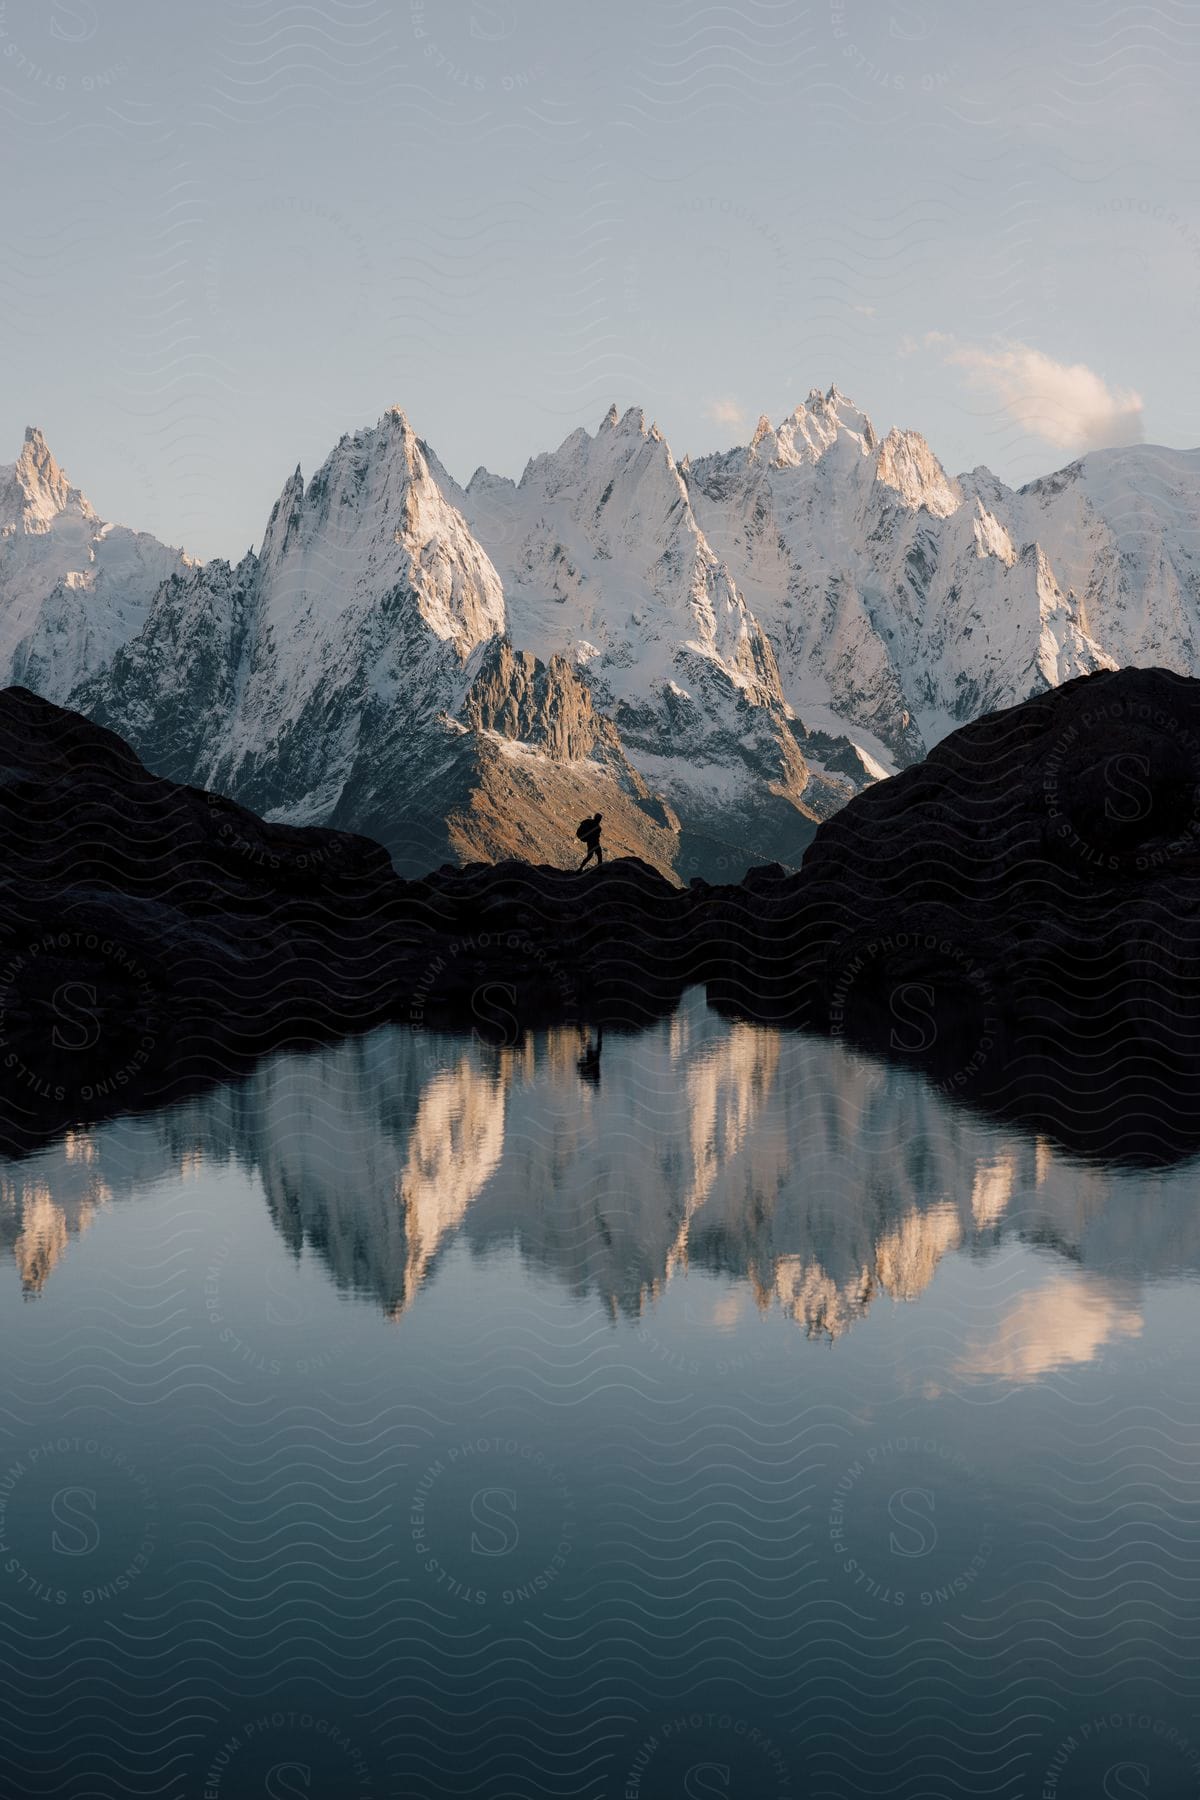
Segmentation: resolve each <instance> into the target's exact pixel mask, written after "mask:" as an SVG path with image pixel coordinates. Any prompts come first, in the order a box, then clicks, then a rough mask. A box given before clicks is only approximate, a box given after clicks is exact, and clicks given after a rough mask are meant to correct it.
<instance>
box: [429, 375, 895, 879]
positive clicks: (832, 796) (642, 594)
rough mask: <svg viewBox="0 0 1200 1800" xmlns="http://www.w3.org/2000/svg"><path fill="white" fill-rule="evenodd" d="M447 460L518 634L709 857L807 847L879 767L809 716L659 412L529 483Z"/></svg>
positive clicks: (564, 455)
mask: <svg viewBox="0 0 1200 1800" xmlns="http://www.w3.org/2000/svg"><path fill="white" fill-rule="evenodd" d="M434 466H435V473H436V474H437V476H438V479H439V480H440V481H441V482H442V484H443V486H444V487H445V489H446V491H447V492H448V493H449V494H451V495H452V496H453V498H454V500H455V503H456V504H457V505H458V506H459V507H460V508H461V510H462V512H463V514H464V516H465V517H466V518H467V519H468V521H469V522H470V525H471V527H472V530H473V531H474V533H475V535H476V536H477V537H478V539H479V541H480V542H481V543H482V544H483V545H484V546H485V547H486V548H487V550H488V551H489V553H490V554H491V556H492V558H493V560H494V561H495V562H496V564H497V566H498V567H499V569H500V571H501V574H502V576H503V580H504V593H505V602H506V606H507V611H508V622H509V630H510V632H511V634H512V637H513V639H514V641H515V642H517V643H527V644H531V645H534V646H536V647H537V648H538V649H539V651H540V652H541V653H543V654H544V653H545V651H547V650H549V651H551V652H552V653H555V654H558V655H560V656H563V657H564V658H566V659H568V660H569V661H571V662H573V663H574V665H575V666H576V667H577V668H578V669H579V671H580V672H581V674H582V675H583V676H584V678H585V679H586V682H587V685H588V687H589V689H590V691H591V694H592V697H593V700H594V702H595V704H596V705H597V706H598V707H599V708H600V709H601V710H602V711H603V712H605V713H606V714H607V715H608V716H609V717H611V719H612V720H613V722H614V723H615V724H616V726H617V729H618V731H619V732H620V735H621V741H622V743H623V744H624V746H625V749H626V752H627V754H628V755H629V757H630V759H631V761H632V762H633V763H634V765H635V766H636V767H637V768H638V769H639V771H640V772H641V774H642V775H643V776H644V777H645V779H646V781H647V782H648V783H649V784H650V785H651V786H652V787H653V788H655V789H656V790H657V791H659V792H660V793H662V794H664V795H665V796H666V797H667V799H668V800H669V801H670V803H671V805H672V806H673V807H674V808H675V809H676V811H677V812H678V813H679V816H680V819H681V820H682V822H683V824H684V827H685V830H686V831H687V832H688V833H689V834H690V835H691V836H692V837H693V838H704V839H705V840H706V841H707V845H708V849H707V853H706V857H705V861H706V865H708V866H717V867H720V866H721V865H722V859H723V857H724V859H725V861H726V863H727V862H728V855H727V853H728V852H732V853H733V855H734V856H735V857H738V858H741V859H742V860H744V859H745V857H746V856H747V855H749V856H751V857H754V856H757V857H759V858H768V857H771V856H780V857H782V858H783V859H784V860H786V861H794V860H797V859H798V857H799V855H800V854H801V853H802V851H803V848H804V845H805V843H806V842H807V840H808V839H809V837H810V836H811V833H812V829H813V821H814V820H815V819H816V818H819V817H821V816H823V815H824V814H825V813H827V812H829V811H830V810H832V809H834V808H836V807H837V806H838V805H840V804H841V803H842V802H843V801H844V800H845V798H846V797H847V795H848V794H849V793H850V792H852V791H853V787H854V786H856V785H858V784H860V783H861V781H862V780H863V779H865V778H866V776H867V770H866V768H865V765H864V764H863V763H862V762H861V761H860V760H859V759H858V758H857V757H856V756H855V754H854V751H853V748H852V746H851V745H850V744H849V743H847V742H844V741H843V742H841V743H830V742H827V741H826V740H825V739H824V738H822V739H821V740H819V741H810V739H809V734H808V733H807V731H806V729H805V727H804V725H803V723H802V722H800V721H798V720H797V719H796V717H795V715H794V713H793V711H792V708H791V707H790V706H789V704H788V702H787V699H786V697H785V695H784V692H783V689H782V687H781V684H780V678H779V670H778V667H777V665H776V660H775V655H774V652H773V650H772V648H771V645H770V642H769V640H768V638H767V635H766V633H765V632H764V631H763V629H762V626H761V625H760V624H759V622H758V620H757V619H756V618H755V617H754V615H753V613H752V612H751V611H750V610H749V609H748V607H747V606H746V603H745V600H744V599H743V597H742V594H741V592H740V591H739V588H738V585H737V583H736V581H735V580H734V578H733V576H732V574H731V573H730V570H729V569H728V568H727V567H726V566H725V565H724V564H723V563H722V562H721V561H720V559H719V558H718V557H717V556H716V555H715V553H714V552H713V549H712V547H711V546H710V545H709V543H708V542H707V540H706V538H705V536H704V534H703V532H702V531H701V530H700V527H699V525H698V524H697V521H696V517H695V514H694V512H693V510H692V506H691V502H690V499H689V496H688V489H687V486H686V484H685V481H684V479H683V476H682V474H681V472H680V470H679V468H678V467H677V465H676V463H675V459H674V457H673V456H672V454H671V451H670V448H669V446H668V445H667V443H666V441H665V439H664V438H663V436H662V434H661V432H660V431H659V430H658V427H657V426H655V425H651V426H650V427H649V428H647V426H646V421H645V417H644V415H643V414H642V413H641V412H640V411H639V410H638V409H636V408H631V409H630V410H629V411H628V412H626V413H625V414H624V415H623V416H622V417H618V415H617V411H616V408H615V407H614V408H612V409H611V410H610V411H609V413H608V414H607V415H606V417H605V418H604V419H603V420H602V422H601V424H600V427H599V429H598V430H597V431H596V433H595V434H594V435H590V434H589V433H588V432H587V431H585V430H582V429H580V430H578V431H575V432H572V434H571V435H570V437H568V438H567V439H566V441H565V442H564V443H563V444H561V445H560V446H559V448H558V449H557V450H556V451H553V452H551V453H550V454H548V455H543V456H538V457H535V458H534V459H533V460H532V461H531V462H530V463H529V464H528V466H527V468H526V470H525V473H524V474H523V475H522V477H521V480H520V481H519V482H518V483H513V482H510V481H504V480H500V479H497V478H496V477H494V476H491V475H489V474H488V472H487V471H486V470H479V471H477V472H476V474H475V475H474V476H473V477H472V479H471V482H470V483H469V485H468V487H467V488H466V490H465V491H464V490H462V489H459V488H458V487H457V486H456V484H455V483H454V482H453V481H452V480H451V478H450V477H449V476H448V475H446V473H445V471H444V470H443V469H442V468H441V465H440V464H437V463H436V459H435V463H434ZM822 755H824V756H826V757H827V758H828V759H829V765H830V766H829V767H826V766H825V765H824V764H823V763H822V761H821V757H822ZM839 762H840V763H842V764H845V767H841V766H838V764H839ZM735 820H738V821H740V823H739V825H738V827H737V830H736V833H735V832H734V830H733V822H734V821H735Z"/></svg>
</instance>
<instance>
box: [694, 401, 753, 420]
mask: <svg viewBox="0 0 1200 1800" xmlns="http://www.w3.org/2000/svg"><path fill="white" fill-rule="evenodd" d="M704 411H705V414H706V416H707V417H708V418H710V419H715V420H716V422H717V424H718V425H744V424H745V423H746V416H747V415H746V409H745V407H744V406H742V405H741V404H740V403H739V402H738V401H737V400H710V401H709V403H708V405H707V406H706V407H705V409H704Z"/></svg>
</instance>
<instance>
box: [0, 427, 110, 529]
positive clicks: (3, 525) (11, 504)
mask: <svg viewBox="0 0 1200 1800" xmlns="http://www.w3.org/2000/svg"><path fill="white" fill-rule="evenodd" d="M68 507H71V508H73V510H74V511H75V512H77V513H78V514H79V515H80V517H81V518H84V519H89V520H95V518H96V514H95V512H94V511H93V509H92V507H91V505H90V503H89V502H88V501H87V500H86V499H85V498H84V496H83V494H81V493H80V491H79V489H78V488H75V487H72V486H71V483H70V481H69V480H68V478H67V475H66V472H65V471H64V470H63V469H62V468H60V466H59V464H58V463H57V462H56V461H55V459H54V455H53V452H52V451H51V449H50V446H49V445H48V444H47V442H46V439H45V437H44V436H43V433H42V430H41V427H40V426H38V425H27V426H26V427H25V439H24V442H23V444H22V446H21V454H20V455H19V456H18V458H17V460H16V462H15V463H9V465H8V466H7V468H0V530H5V529H8V530H12V529H14V528H15V529H20V530H23V531H33V532H41V531H46V530H48V529H49V527H50V525H51V524H52V522H53V521H54V519H56V518H57V517H58V515H59V514H60V513H62V512H65V511H66V510H67V508H68Z"/></svg>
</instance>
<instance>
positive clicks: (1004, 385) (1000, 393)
mask: <svg viewBox="0 0 1200 1800" xmlns="http://www.w3.org/2000/svg"><path fill="white" fill-rule="evenodd" d="M925 342H926V344H927V345H929V346H930V347H931V348H937V349H940V350H941V352H942V355H943V356H944V357H945V360H946V361H947V362H948V363H954V364H955V365H956V366H957V367H958V368H961V369H965V370H966V371H967V374H968V376H969V377H970V379H971V381H972V382H973V383H974V385H975V386H976V387H979V388H982V389H984V390H985V391H986V392H988V393H990V394H992V395H993V396H994V397H995V399H996V400H998V401H999V403H1000V405H1001V406H1002V407H1003V409H1004V410H1005V412H1007V413H1008V414H1009V416H1010V417H1011V418H1012V419H1014V420H1015V421H1016V422H1017V424H1018V425H1020V426H1021V427H1022V429H1023V430H1025V431H1028V432H1031V433H1033V434H1034V435H1035V436H1036V437H1040V438H1043V439H1044V440H1045V442H1046V443H1048V444H1053V445H1054V446H1055V448H1056V449H1060V450H1063V449H1067V450H1100V449H1104V448H1106V447H1108V446H1111V445H1113V444H1140V443H1141V441H1142V439H1143V438H1144V437H1145V435H1146V434H1145V430H1144V422H1143V418H1142V397H1141V395H1140V394H1138V393H1135V392H1134V390H1133V389H1132V388H1110V387H1109V385H1108V383H1107V382H1106V381H1105V380H1104V379H1103V377H1102V376H1100V375H1097V373H1096V371H1095V370H1094V369H1089V368H1088V366H1087V364H1086V363H1062V362H1056V361H1055V359H1054V358H1053V357H1052V356H1046V355H1045V354H1044V352H1042V351H1041V350H1034V349H1033V348H1032V347H1031V346H1030V345H1029V344H1004V345H1000V346H998V347H997V348H994V349H988V348H986V347H984V346H983V345H981V344H960V343H958V342H957V341H956V339H954V338H952V337H948V336H947V335H946V333H945V332H941V331H929V332H926V334H925Z"/></svg>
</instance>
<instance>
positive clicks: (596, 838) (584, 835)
mask: <svg viewBox="0 0 1200 1800" xmlns="http://www.w3.org/2000/svg"><path fill="white" fill-rule="evenodd" d="M602 817H603V814H602V813H593V814H592V816H591V818H590V819H583V820H582V821H581V822H580V824H579V825H577V826H576V828H575V836H576V837H577V838H580V839H582V841H583V842H584V843H585V844H586V845H587V855H586V856H585V857H584V859H583V861H582V862H581V863H580V865H579V866H580V868H581V869H586V868H587V866H588V864H589V863H590V862H591V860H592V858H593V856H594V857H595V859H596V863H597V865H600V864H602V863H603V861H604V852H603V850H602V849H601V848H600V820H601V818H602Z"/></svg>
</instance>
